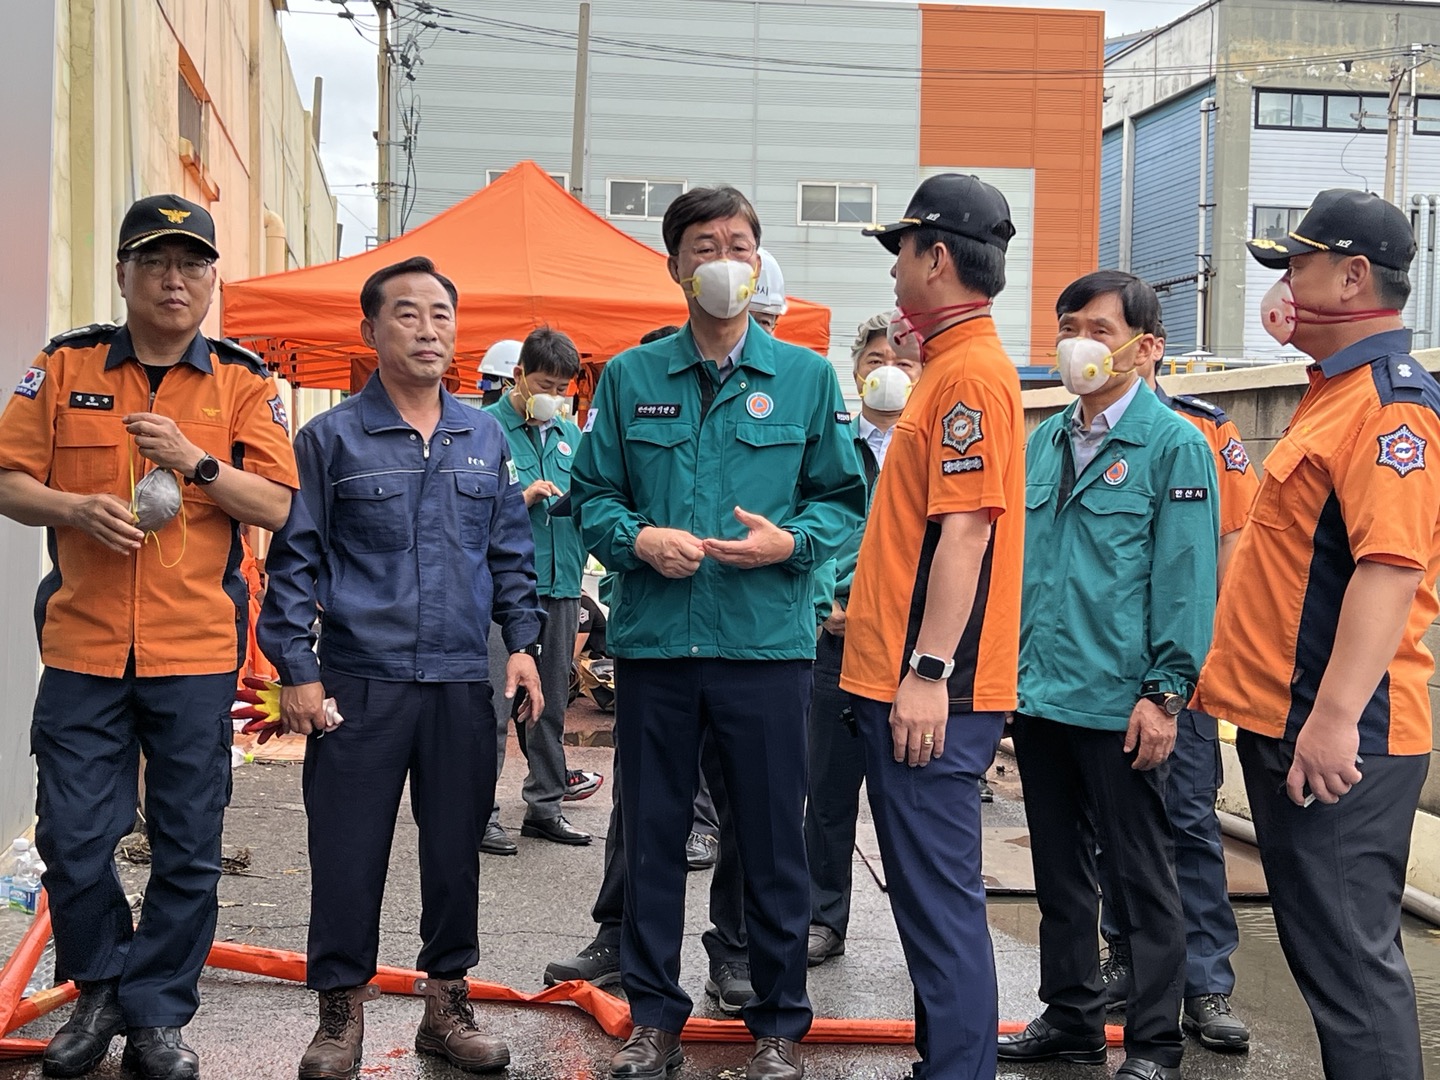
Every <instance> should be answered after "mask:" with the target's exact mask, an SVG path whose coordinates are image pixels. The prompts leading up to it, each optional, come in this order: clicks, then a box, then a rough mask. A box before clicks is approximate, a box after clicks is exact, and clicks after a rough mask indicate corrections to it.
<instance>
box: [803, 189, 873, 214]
mask: <svg viewBox="0 0 1440 1080" xmlns="http://www.w3.org/2000/svg"><path fill="white" fill-rule="evenodd" d="M875 193H876V189H875V185H874V184H831V183H823V184H822V183H809V182H802V183H801V184H800V199H799V206H798V208H797V213H796V219H795V220H796V224H798V225H871V224H873V223H874V221H875Z"/></svg>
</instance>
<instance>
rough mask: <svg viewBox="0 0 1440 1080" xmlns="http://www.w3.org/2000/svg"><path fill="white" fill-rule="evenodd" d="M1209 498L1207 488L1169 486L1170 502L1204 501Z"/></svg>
mask: <svg viewBox="0 0 1440 1080" xmlns="http://www.w3.org/2000/svg"><path fill="white" fill-rule="evenodd" d="M1208 498H1210V489H1209V488H1171V489H1170V501H1171V502H1204V501H1205V500H1206V499H1208Z"/></svg>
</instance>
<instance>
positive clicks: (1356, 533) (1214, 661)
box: [1196, 331, 1440, 756]
mask: <svg viewBox="0 0 1440 1080" xmlns="http://www.w3.org/2000/svg"><path fill="white" fill-rule="evenodd" d="M1409 348H1410V335H1409V333H1408V332H1406V331H1387V332H1384V333H1380V334H1376V335H1373V336H1372V337H1370V338H1367V339H1365V340H1364V341H1361V342H1358V343H1357V344H1355V345H1353V346H1351V347H1350V348H1348V349H1345V350H1342V351H1341V352H1340V353H1337V354H1336V355H1335V356H1333V357H1330V358H1329V359H1327V360H1326V361H1324V362H1323V363H1321V364H1318V365H1315V366H1313V367H1312V368H1311V370H1310V388H1309V390H1308V391H1307V392H1306V394H1305V397H1304V398H1303V399H1302V400H1301V402H1300V405H1299V407H1298V408H1297V409H1296V412H1295V416H1294V417H1293V418H1292V419H1291V421H1290V427H1289V428H1288V429H1287V431H1286V434H1285V437H1284V438H1283V439H1282V440H1281V441H1280V442H1279V443H1278V444H1277V445H1276V447H1275V449H1274V450H1273V451H1271V453H1270V456H1269V457H1268V458H1266V460H1265V476H1264V478H1263V479H1262V481H1261V484H1260V490H1259V493H1258V495H1257V496H1256V498H1255V502H1254V505H1253V507H1252V509H1251V513H1250V520H1249V523H1248V524H1247V525H1246V526H1245V529H1244V531H1243V532H1242V533H1241V535H1240V542H1239V544H1237V545H1236V549H1235V554H1234V556H1233V558H1232V560H1231V563H1230V568H1229V571H1228V572H1227V573H1226V575H1225V583H1224V586H1223V588H1222V589H1221V593H1220V603H1219V607H1218V610H1217V612H1216V617H1215V641H1214V645H1213V646H1212V648H1211V650H1210V655H1209V657H1208V659H1207V660H1206V663H1205V667H1204V670H1203V671H1202V672H1201V676H1200V684H1199V688H1198V690H1197V691H1196V700H1197V704H1198V707H1199V708H1201V709H1203V710H1204V711H1205V712H1208V713H1211V714H1212V715H1215V716H1222V717H1224V718H1226V719H1228V720H1230V721H1231V722H1233V723H1234V724H1236V725H1237V726H1239V727H1243V728H1247V729H1249V730H1251V731H1255V732H1258V733H1260V734H1263V735H1268V736H1271V737H1273V738H1283V739H1287V740H1293V739H1294V738H1295V737H1296V736H1297V735H1298V734H1299V731H1300V728H1301V727H1302V726H1303V725H1304V723H1305V721H1306V719H1307V718H1308V717H1309V715H1310V711H1311V709H1312V708H1313V707H1314V704H1315V696H1316V694H1317V692H1318V691H1319V687H1320V680H1321V679H1322V678H1323V677H1324V675H1325V672H1326V670H1327V669H1328V667H1329V665H1330V664H1331V663H1332V662H1333V663H1343V662H1344V659H1345V658H1344V657H1341V656H1335V655H1333V647H1334V641H1335V631H1336V627H1337V626H1338V624H1339V621H1340V606H1341V603H1342V601H1343V600H1344V596H1345V590H1346V588H1347V587H1348V586H1349V583H1350V579H1351V577H1352V576H1353V574H1354V572H1355V566H1356V564H1357V563H1358V562H1360V561H1361V560H1363V559H1371V560H1374V561H1378V562H1385V563H1390V564H1393V565H1396V566H1405V567H1410V568H1413V569H1418V570H1423V571H1424V577H1423V579H1422V581H1421V584H1420V587H1419V588H1418V589H1417V590H1416V592H1415V597H1414V599H1413V600H1412V602H1411V605H1410V613H1409V617H1408V619H1407V622H1406V627H1405V631H1404V634H1403V635H1402V637H1401V641H1400V645H1399V648H1398V649H1397V650H1396V653H1395V658H1394V659H1393V660H1392V661H1391V663H1390V665H1389V668H1388V670H1387V672H1386V675H1385V678H1384V679H1382V680H1381V683H1380V685H1379V686H1378V687H1377V688H1376V690H1375V693H1374V694H1373V695H1372V696H1371V698H1370V701H1369V702H1368V703H1367V704H1366V706H1365V708H1364V710H1363V711H1362V712H1361V715H1360V721H1359V729H1360V753H1361V756H1365V755H1368V754H1424V753H1429V751H1430V748H1431V738H1432V736H1431V719H1430V694H1429V686H1428V682H1429V679H1430V675H1431V674H1432V673H1433V672H1434V670H1435V659H1434V657H1433V656H1432V655H1431V654H1430V651H1429V650H1428V649H1427V648H1426V647H1425V644H1424V641H1423V638H1424V635H1425V633H1426V631H1427V630H1428V629H1429V628H1430V625H1431V623H1432V622H1434V620H1435V617H1436V614H1437V612H1440V604H1437V601H1436V595H1435V580H1436V574H1437V570H1440V460H1437V459H1436V457H1435V455H1436V454H1437V453H1440V442H1437V440H1440V384H1437V383H1436V381H1435V380H1434V379H1433V378H1432V377H1431V376H1430V375H1429V374H1428V373H1427V372H1426V371H1425V369H1424V368H1422V367H1421V366H1420V364H1419V362H1418V361H1416V360H1415V359H1414V358H1413V357H1412V356H1410V355H1409Z"/></svg>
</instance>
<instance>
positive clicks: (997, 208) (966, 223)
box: [860, 173, 1015, 255]
mask: <svg viewBox="0 0 1440 1080" xmlns="http://www.w3.org/2000/svg"><path fill="white" fill-rule="evenodd" d="M920 228H930V229H942V230H944V231H945V232H950V233H955V234H957V235H959V236H967V237H969V238H970V239H971V240H978V241H980V242H981V243H982V244H993V245H994V246H995V247H998V248H999V249H1000V250H1001V251H1004V250H1005V249H1006V248H1008V247H1009V246H1010V240H1011V239H1012V238H1013V237H1014V235H1015V226H1014V224H1012V223H1011V221H1010V204H1009V203H1008V202H1006V201H1005V196H1004V195H1002V194H1001V193H1000V190H999V189H998V188H994V187H991V186H990V185H989V184H987V183H985V181H983V180H981V179H980V178H979V177H978V176H966V175H964V174H962V173H940V174H939V175H938V176H932V177H930V178H929V179H927V180H924V181H922V182H921V184H920V186H919V187H918V188H916V189H915V194H914V195H913V196H911V199H910V205H909V206H908V207H906V208H905V216H904V217H903V218H901V219H900V220H899V221H897V222H895V223H894V224H893V225H871V226H870V227H869V228H868V229H861V230H860V231H861V232H862V233H864V234H865V235H866V236H873V237H875V238H876V239H877V240H879V241H880V243H881V244H883V245H884V246H885V250H886V251H888V252H890V254H891V255H898V254H900V237H901V235H903V234H904V233H905V232H907V231H909V230H910V229H920Z"/></svg>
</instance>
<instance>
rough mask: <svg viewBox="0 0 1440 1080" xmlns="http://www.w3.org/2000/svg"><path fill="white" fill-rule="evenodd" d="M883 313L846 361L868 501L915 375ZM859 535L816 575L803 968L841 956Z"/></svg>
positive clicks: (857, 748) (856, 749)
mask: <svg viewBox="0 0 1440 1080" xmlns="http://www.w3.org/2000/svg"><path fill="white" fill-rule="evenodd" d="M889 326H890V313H889V312H888V311H885V312H881V313H880V314H879V315H872V316H871V317H870V318H869V319H866V320H865V321H864V322H863V323H861V324H860V327H859V330H858V331H857V333H856V335H855V343H854V344H853V345H852V346H851V347H850V357H851V360H852V361H853V363H854V365H855V386H856V388H857V389H858V390H859V391H860V415H859V416H858V417H856V418H855V421H854V423H853V424H852V428H851V430H852V435H853V438H854V440H855V451H856V453H858V454H859V455H860V464H861V466H862V467H863V468H864V470H865V486H866V490H867V492H868V493H870V494H871V495H873V494H874V491H875V482H876V481H877V480H878V479H879V478H880V469H881V467H882V466H883V465H884V464H885V452H886V451H887V450H888V449H889V448H890V439H891V437H892V436H893V434H894V432H895V422H896V421H897V420H899V419H900V413H901V412H902V411H903V410H904V408H905V402H906V401H908V400H909V398H910V390H911V387H912V386H913V385H914V383H915V380H916V379H918V378H919V377H920V364H919V363H918V362H917V361H915V360H912V359H910V358H908V357H901V356H896V355H895V350H894V349H892V348H891V347H890V342H889V341H887V340H886V336H885V332H886V330H887V329H888V328H889ZM862 535H863V529H862V530H861V531H858V532H856V534H855V536H854V537H853V538H852V539H851V541H850V543H849V544H847V545H846V546H845V550H844V551H843V552H842V553H841V554H840V556H839V558H837V559H836V560H835V561H834V562H833V563H832V564H831V566H832V567H833V571H834V572H833V574H829V575H825V576H824V580H823V581H822V582H821V584H822V586H823V589H822V592H821V593H818V594H817V596H816V603H817V618H818V617H820V616H824V623H823V625H822V626H821V628H820V632H819V640H818V641H817V642H816V643H815V693H814V696H813V697H812V698H811V699H810V797H809V798H808V799H807V800H806V803H805V852H806V855H807V856H808V857H809V862H810V939H809V942H808V944H807V946H806V958H807V961H808V963H809V965H810V966H811V967H815V966H817V965H819V964H823V963H824V962H825V961H826V960H828V959H830V957H832V956H840V955H843V954H844V952H845V933H846V930H847V929H848V928H849V924H850V867H851V863H852V854H853V852H854V850H855V820H856V816H857V814H858V813H859V811H860V784H861V782H862V781H863V780H864V779H865V747H864V744H863V743H861V741H860V739H859V738H858V736H857V735H856V733H855V732H854V731H852V723H853V722H852V723H847V720H849V716H848V714H847V709H848V707H849V705H850V695H849V694H847V693H845V691H843V690H841V689H840V665H841V662H842V660H843V659H844V656H845V608H846V606H847V605H848V604H849V602H850V586H851V584H852V582H853V581H854V578H855V562H856V559H857V557H858V556H859V554H860V539H861V536H862Z"/></svg>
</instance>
